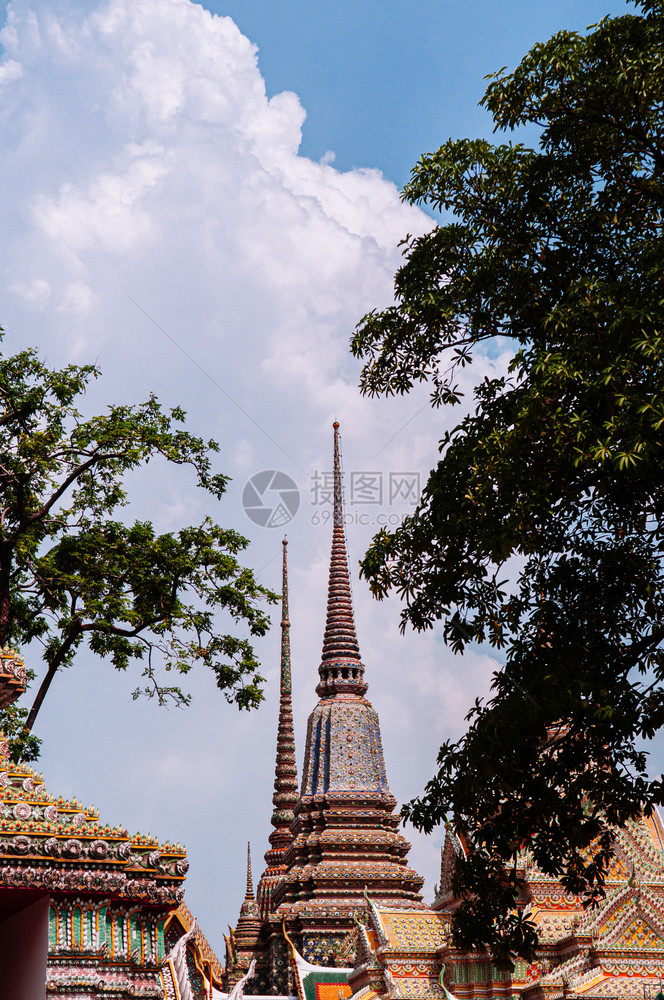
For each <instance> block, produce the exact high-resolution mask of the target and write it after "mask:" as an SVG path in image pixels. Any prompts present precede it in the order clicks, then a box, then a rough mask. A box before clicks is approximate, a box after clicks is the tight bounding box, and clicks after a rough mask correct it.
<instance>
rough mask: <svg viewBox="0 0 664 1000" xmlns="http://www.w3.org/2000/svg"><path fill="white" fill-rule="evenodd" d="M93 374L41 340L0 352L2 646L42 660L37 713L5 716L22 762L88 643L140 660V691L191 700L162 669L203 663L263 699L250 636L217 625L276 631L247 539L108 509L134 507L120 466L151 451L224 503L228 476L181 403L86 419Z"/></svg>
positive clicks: (236, 696)
mask: <svg viewBox="0 0 664 1000" xmlns="http://www.w3.org/2000/svg"><path fill="white" fill-rule="evenodd" d="M99 374H100V373H99V371H98V370H97V369H96V368H94V367H92V366H89V365H86V366H83V367H81V366H77V365H69V366H68V367H67V368H64V369H62V370H61V371H54V370H51V369H50V368H49V367H47V366H46V365H45V364H44V363H42V362H41V361H40V360H39V358H38V356H37V353H36V352H35V351H34V350H26V351H21V352H20V353H19V354H16V355H13V356H11V357H6V356H0V456H1V457H0V497H1V498H2V508H1V511H0V644H1V645H6V644H10V645H12V646H15V647H17V648H19V649H22V648H23V647H25V645H26V644H27V643H33V646H32V649H34V648H35V643H40V644H41V646H42V648H43V659H44V664H45V674H44V677H43V680H42V682H41V685H40V687H39V690H38V693H37V696H36V698H35V701H34V703H33V705H32V708H31V709H30V711H29V712H28V711H27V710H26V709H23V708H16V707H11V708H10V709H8V710H7V711H6V712H5V713H2V716H3V718H2V720H0V721H2V723H3V725H4V728H5V731H6V732H7V733H9V734H10V735H12V736H13V737H14V754H15V755H16V756H20V755H22V756H23V758H24V759H34V757H35V756H36V755H37V754H38V747H39V742H40V741H39V740H38V739H37V738H36V737H35V736H33V735H31V733H32V728H33V725H34V721H35V718H36V715H37V712H38V711H39V708H40V706H41V704H42V701H43V699H44V696H45V695H46V692H47V691H48V688H49V686H50V684H51V682H52V681H53V678H54V676H55V674H56V673H57V672H58V670H60V669H62V668H64V667H68V666H70V665H71V664H72V662H73V659H74V656H75V654H76V652H77V651H78V650H79V649H80V648H81V646H83V645H87V646H88V648H89V649H91V650H92V652H94V653H96V654H97V655H99V656H101V657H105V658H108V659H110V661H111V663H112V664H113V666H114V667H116V669H118V670H126V669H127V667H128V666H129V664H130V661H132V660H141V661H142V665H143V671H142V686H141V687H139V688H138V689H137V690H136V691H135V692H134V697H137V696H138V695H139V694H140V693H145V694H147V695H148V696H150V697H156V698H157V699H158V700H159V702H160V703H164V702H167V701H170V702H174V703H176V704H185V703H187V701H188V696H187V695H186V694H185V693H184V692H183V691H182V690H181V689H180V687H179V686H177V684H172V685H168V686H167V685H164V683H163V682H162V680H161V677H162V675H161V673H160V672H159V671H160V670H161V668H165V670H166V671H173V672H174V673H175V675H178V674H185V673H187V671H189V670H190V668H191V667H192V665H193V664H194V663H196V662H200V663H203V664H205V665H206V666H208V667H210V668H211V669H212V671H213V672H214V674H215V675H216V680H217V685H218V687H219V688H220V689H221V690H222V691H223V692H224V693H225V696H226V698H227V700H228V701H230V702H235V703H236V704H237V705H238V706H239V707H240V708H251V707H253V706H256V705H258V703H259V702H260V701H261V699H262V692H261V682H262V680H263V678H262V677H261V676H260V674H259V664H258V661H257V660H256V658H255V655H254V651H253V648H252V646H251V642H250V641H249V639H247V638H242V637H239V636H237V635H235V634H233V633H231V634H224V631H223V629H222V630H221V631H220V626H219V620H220V619H219V612H223V613H224V617H225V618H226V619H230V620H231V621H232V622H234V623H235V625H237V626H241V631H244V632H245V634H248V635H250V636H260V635H263V634H264V633H265V632H266V631H267V629H268V627H269V619H268V617H267V615H266V614H265V612H264V610H262V608H261V605H262V604H263V602H264V601H265V600H268V601H272V600H274V595H273V594H271V593H270V592H269V591H267V590H265V589H264V588H263V587H261V586H259V584H258V583H257V582H256V580H255V579H254V577H253V574H252V573H251V571H250V570H248V569H245V568H244V567H243V566H241V564H240V563H239V562H238V553H240V552H241V551H242V550H243V549H244V548H245V547H246V545H247V540H246V539H245V538H243V537H242V536H241V535H239V534H237V533H236V532H235V531H229V530H225V529H223V528H220V527H219V526H218V525H217V524H214V523H213V522H212V521H211V520H210V519H209V518H206V519H205V520H204V521H203V523H202V524H200V525H198V526H194V527H186V528H183V529H182V530H180V531H178V532H174V533H167V534H162V535H158V534H157V533H156V532H155V529H154V528H153V526H152V524H151V523H150V522H149V521H140V522H136V523H134V524H126V523H124V522H123V521H120V520H115V519H114V517H113V515H116V516H117V512H118V511H119V509H120V508H121V507H122V506H123V505H124V504H126V503H127V494H126V492H125V486H124V481H123V480H124V476H125V474H126V473H127V472H129V471H130V470H132V469H136V468H138V467H139V466H141V465H144V464H145V463H147V462H149V461H150V460H151V459H154V458H156V457H157V456H161V457H162V458H164V459H166V460H167V461H169V462H173V463H175V464H176V465H188V466H191V468H192V469H193V471H194V473H195V475H196V479H197V482H198V485H199V486H200V487H202V488H203V489H204V490H206V491H207V492H208V493H210V494H212V496H213V497H215V498H217V499H219V498H220V497H221V496H222V495H223V493H224V490H225V488H226V483H227V478H226V477H225V476H223V475H220V474H218V473H216V474H215V473H213V472H212V467H211V463H210V455H211V454H212V453H214V452H216V451H218V450H219V449H218V446H217V444H216V443H215V442H214V441H207V442H206V441H203V440H201V439H200V438H197V437H194V436H192V435H191V434H189V433H188V432H187V431H185V430H184V429H183V428H182V423H183V421H184V417H185V415H184V413H183V411H182V410H180V409H173V410H171V411H170V412H169V413H164V412H163V411H162V409H161V407H160V405H159V403H158V402H157V400H156V399H155V398H154V397H153V396H151V397H150V398H149V399H148V401H147V402H146V403H143V404H141V405H139V406H111V407H109V408H108V410H107V412H106V413H104V414H103V415H101V416H97V417H92V418H90V419H84V418H83V417H82V416H81V414H80V413H79V411H78V410H77V409H76V406H75V403H76V400H77V397H79V396H80V395H81V394H82V393H84V392H85V389H86V386H87V385H88V383H89V382H90V380H91V379H93V378H97V377H98V375H99ZM229 623H230V622H229ZM229 623H228V624H229ZM226 627H227V626H226ZM32 649H31V652H32ZM33 676H34V675H33ZM26 717H27V718H26Z"/></svg>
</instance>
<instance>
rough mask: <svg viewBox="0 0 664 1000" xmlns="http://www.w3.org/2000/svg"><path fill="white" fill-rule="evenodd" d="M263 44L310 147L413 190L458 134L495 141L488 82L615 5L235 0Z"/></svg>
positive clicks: (262, 61) (217, 9)
mask: <svg viewBox="0 0 664 1000" xmlns="http://www.w3.org/2000/svg"><path fill="white" fill-rule="evenodd" d="M204 6H205V7H207V8H208V10H211V11H213V12H214V13H217V14H226V15H228V16H230V17H232V18H233V20H234V21H235V22H236V24H237V25H238V26H239V28H240V29H241V30H242V31H243V32H244V34H246V35H247V36H248V37H249V38H251V39H252V41H254V42H255V43H256V44H257V45H258V47H259V54H258V59H259V67H260V70H261V73H262V74H263V76H264V78H265V82H266V86H267V90H268V94H270V95H271V94H274V93H277V92H279V91H282V90H293V91H295V92H296V93H297V94H298V96H299V97H300V100H301V102H302V104H303V106H304V108H305V109H306V111H307V121H306V123H305V126H304V129H303V136H302V146H301V147H300V149H301V152H302V154H303V155H305V156H310V157H312V158H313V159H320V157H322V156H323V155H324V154H325V152H326V151H327V150H328V149H331V150H332V151H333V152H334V153H335V154H336V159H335V166H337V167H338V168H339V169H340V170H349V169H351V168H353V167H379V168H380V169H381V170H383V172H384V173H385V175H386V176H387V177H389V178H390V179H391V180H393V181H394V182H395V183H396V184H397V185H399V187H402V186H403V185H404V184H405V182H406V181H407V180H408V176H409V172H410V170H411V168H412V166H413V165H414V163H415V162H416V161H417V159H418V157H419V156H420V155H421V154H422V153H423V152H430V151H432V150H433V149H435V148H436V147H437V146H439V145H440V144H441V143H442V142H443V141H444V140H445V139H447V138H448V137H449V136H451V137H453V138H459V137H463V136H477V135H484V136H487V137H488V136H489V135H490V134H491V131H492V123H491V120H490V117H489V115H488V114H487V112H485V111H484V109H482V108H480V107H478V103H479V100H480V98H481V97H482V94H483V93H484V88H485V81H484V77H485V75H487V74H488V73H493V72H495V71H497V70H499V69H500V68H501V67H502V66H508V67H509V66H514V65H515V64H516V63H517V62H518V60H519V59H520V58H521V56H522V55H523V54H524V53H525V52H526V51H527V50H528V49H529V48H530V46H531V45H533V44H535V43H536V42H538V41H542V40H544V39H546V38H548V37H549V36H550V35H552V34H553V33H554V32H556V31H560V30H563V29H566V30H574V31H585V29H586V27H587V26H588V25H589V24H592V23H595V22H597V21H598V20H599V19H600V18H601V17H603V16H605V15H606V14H608V13H612V14H616V13H622V12H624V11H626V10H630V11H633V10H634V7H633V5H631V4H627V3H620V2H615V0H550V2H546V0H340V2H335V3H324V2H320V0H228V2H217V0H215V2H213V3H206V4H204Z"/></svg>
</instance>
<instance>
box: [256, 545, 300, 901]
mask: <svg viewBox="0 0 664 1000" xmlns="http://www.w3.org/2000/svg"><path fill="white" fill-rule="evenodd" d="M282 545H283V565H282V577H281V579H282V583H281V685H280V696H279V723H278V726H277V762H276V766H275V774H274V795H273V796H272V805H273V806H274V811H273V813H272V827H273V829H272V833H271V834H270V847H269V849H268V851H267V852H266V854H265V863H266V865H267V868H266V869H265V871H264V872H263V875H262V878H261V880H260V882H259V884H258V908H259V911H260V914H261V917H262V918H263V919H265V918H266V917H267V915H268V914H269V912H270V908H271V906H270V904H271V898H272V893H273V891H274V889H275V886H277V885H278V884H279V882H280V881H281V879H282V878H283V875H284V872H285V871H286V865H285V864H284V855H285V853H286V850H287V849H288V848H289V847H290V844H291V842H292V840H293V835H292V833H291V830H290V827H291V823H292V822H293V811H294V809H295V806H296V805H297V800H298V787H297V764H296V762H295V735H294V733H293V704H292V700H291V658H290V619H289V616H288V563H287V555H286V550H287V548H288V542H287V541H286V539H285V538H284V540H283V542H282Z"/></svg>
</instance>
